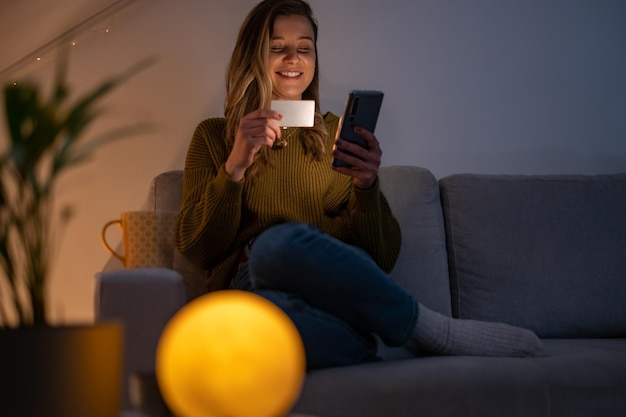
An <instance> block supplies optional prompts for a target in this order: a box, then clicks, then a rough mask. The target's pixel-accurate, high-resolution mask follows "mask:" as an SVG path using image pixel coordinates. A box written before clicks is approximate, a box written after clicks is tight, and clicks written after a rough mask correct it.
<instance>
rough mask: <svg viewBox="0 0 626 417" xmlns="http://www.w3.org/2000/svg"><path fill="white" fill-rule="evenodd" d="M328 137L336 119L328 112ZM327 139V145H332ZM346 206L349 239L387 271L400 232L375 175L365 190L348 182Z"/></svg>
mask: <svg viewBox="0 0 626 417" xmlns="http://www.w3.org/2000/svg"><path fill="white" fill-rule="evenodd" d="M326 120H327V123H328V130H329V137H330V138H331V139H332V138H334V137H335V135H336V132H337V128H338V122H339V119H338V118H337V117H336V116H334V115H332V114H328V115H327V117H326ZM332 142H334V140H333V141H331V145H332ZM348 186H349V187H350V192H349V193H348V204H347V209H346V211H345V213H344V215H343V219H344V226H345V227H347V228H348V229H349V232H348V235H349V236H350V238H349V241H350V243H352V244H354V245H356V246H359V247H361V248H362V249H364V250H365V251H367V252H368V253H369V254H370V256H372V258H373V259H374V261H375V262H376V263H377V264H378V266H380V267H381V268H382V269H383V270H384V271H385V272H391V270H392V269H393V266H394V265H395V263H396V260H397V259H398V255H399V254H400V245H401V242H402V235H401V230H400V225H399V223H398V221H397V219H396V218H395V216H394V215H393V212H392V211H391V208H390V207H389V203H388V202H387V199H386V197H385V195H384V194H383V192H382V190H381V189H380V183H379V181H378V178H377V179H376V181H375V183H374V185H373V186H372V187H370V188H368V189H366V190H361V189H358V188H356V187H355V186H354V185H353V184H352V181H350V182H349V185H348Z"/></svg>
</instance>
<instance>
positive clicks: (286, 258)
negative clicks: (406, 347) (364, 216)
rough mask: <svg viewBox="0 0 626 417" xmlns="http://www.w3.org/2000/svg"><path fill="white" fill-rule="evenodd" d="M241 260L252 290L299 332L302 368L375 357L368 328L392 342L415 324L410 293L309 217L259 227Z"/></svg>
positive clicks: (404, 336) (398, 341)
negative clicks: (304, 362)
mask: <svg viewBox="0 0 626 417" xmlns="http://www.w3.org/2000/svg"><path fill="white" fill-rule="evenodd" d="M247 267H248V268H249V277H250V282H251V284H252V291H254V292H255V293H257V294H258V295H261V296H262V297H265V298H266V299H268V300H270V301H272V302H273V303H274V304H276V305H277V306H278V307H280V308H281V309H282V310H283V311H284V312H285V313H286V314H287V315H288V316H289V317H290V318H291V319H292V321H293V322H294V324H295V326H296V328H297V329H298V331H299V332H300V335H301V337H302V340H303V343H304V347H305V351H306V358H307V368H308V369H315V368H324V367H330V366H342V365H350V364H355V363H361V362H368V361H375V360H377V359H378V356H377V348H376V338H375V337H374V335H376V336H378V337H379V338H380V339H381V340H382V341H383V342H384V343H385V344H387V345H389V346H400V345H402V344H404V343H405V342H406V341H407V339H408V337H409V336H410V334H411V332H412V330H413V328H414V327H415V322H416V320H417V301H416V300H415V299H414V298H413V297H412V296H411V295H410V294H409V293H407V292H406V291H405V290H403V289H402V288H401V287H400V286H398V285H397V284H396V283H395V282H394V281H393V280H392V279H391V278H390V277H389V276H388V275H387V274H386V273H385V272H384V271H382V270H381V269H380V268H379V267H378V265H377V264H376V263H375V262H374V261H373V259H372V258H371V257H370V256H369V255H368V254H367V253H366V252H365V251H363V250H362V249H360V248H357V247H355V246H351V245H347V244H345V243H343V242H341V241H339V240H338V239H335V238H333V237H331V236H329V235H327V234H325V233H322V232H321V231H319V230H318V229H316V228H314V227H312V226H310V225H307V224H303V223H286V224H282V225H279V226H275V227H272V228H270V229H268V230H267V231H265V232H263V233H262V234H260V235H259V236H258V237H257V238H256V240H255V241H254V244H253V246H252V249H251V251H250V258H249V260H248V264H247ZM241 272H242V271H241V270H240V273H241ZM243 272H244V273H245V272H247V271H243Z"/></svg>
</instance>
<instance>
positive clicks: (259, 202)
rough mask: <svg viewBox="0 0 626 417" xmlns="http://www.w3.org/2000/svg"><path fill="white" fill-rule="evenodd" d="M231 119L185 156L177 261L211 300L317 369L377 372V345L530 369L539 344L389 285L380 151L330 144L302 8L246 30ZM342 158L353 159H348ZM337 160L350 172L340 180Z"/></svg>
mask: <svg viewBox="0 0 626 417" xmlns="http://www.w3.org/2000/svg"><path fill="white" fill-rule="evenodd" d="M226 88H227V97H226V105H225V118H213V119H208V120H205V121H203V122H201V123H200V124H199V125H198V127H197V128H196V131H195V133H194V136H193V138H192V141H191V144H190V146H189V150H188V154H187V159H186V163H185V171H184V190H183V203H182V207H181V210H180V213H179V216H178V248H179V250H180V252H181V253H183V254H185V255H186V256H188V257H189V258H191V259H193V260H195V261H196V262H197V263H198V264H199V265H201V266H202V267H203V268H205V269H207V270H208V271H209V272H208V278H207V286H208V289H209V290H210V291H215V290H221V289H227V288H236V289H245V290H250V291H254V292H255V293H257V294H259V295H261V296H263V297H265V298H267V299H269V300H270V301H272V302H274V303H275V304H276V305H278V306H279V307H280V308H282V309H283V311H285V312H286V313H287V314H288V315H289V316H290V317H291V319H292V320H293V322H294V323H295V325H296V327H297V328H298V330H299V332H300V334H301V336H302V339H303V342H304V346H305V351H306V356H307V366H308V368H309V369H313V368H320V367H328V366H338V365H348V364H353V363H359V362H365V361H373V360H376V359H377V355H376V341H375V338H374V335H377V336H379V337H380V338H381V340H382V341H383V342H385V343H386V344H388V345H390V346H401V345H403V346H406V347H407V348H408V349H409V350H411V351H412V352H415V353H416V354H417V353H419V352H423V351H427V352H431V353H437V354H467V355H488V356H530V355H536V354H539V353H540V352H541V342H540V341H539V339H538V338H537V337H536V336H535V335H534V333H532V332H530V331H528V330H524V329H520V328H516V327H512V326H508V325H504V324H498V323H485V322H476V321H465V320H453V319H450V318H448V317H445V316H443V315H440V314H438V313H435V312H433V311H431V310H429V309H427V308H426V307H424V306H423V305H421V304H420V303H419V302H418V301H417V300H415V299H414V298H413V297H412V296H411V295H410V294H408V293H407V292H405V291H404V290H403V289H401V288H400V287H399V286H397V285H396V284H395V283H394V282H393V281H392V280H391V279H390V278H389V276H388V275H387V273H388V272H389V271H390V270H391V269H392V267H393V265H394V263H395V261H396V258H397V256H398V253H399V251H400V241H401V235H400V228H399V225H398V222H397V221H396V219H395V218H394V216H393V214H392V212H391V210H390V208H389V205H388V203H387V201H386V199H385V196H384V195H383V193H382V192H381V190H380V188H379V183H378V177H377V173H378V169H379V166H380V159H381V155H382V152H381V149H380V146H379V143H378V141H377V139H376V137H375V136H374V135H373V134H372V133H371V132H368V131H366V130H363V129H361V128H359V127H357V128H355V130H356V133H357V134H359V135H361V136H362V137H363V138H364V139H365V140H366V142H367V144H368V145H369V149H368V150H366V149H363V148H360V147H358V146H357V145H354V144H351V143H348V142H346V141H342V140H341V139H340V138H339V139H338V140H337V141H335V140H334V138H335V133H336V131H337V125H338V118H337V117H336V116H335V115H333V114H331V113H327V114H326V115H325V116H322V115H321V113H320V109H319V65H318V62H317V23H316V20H315V18H314V16H313V13H312V11H311V9H310V7H309V5H308V4H307V3H306V2H305V1H303V0H264V1H262V2H261V3H259V4H258V5H257V6H256V7H255V8H253V9H252V11H251V12H250V13H249V15H248V16H247V18H246V19H245V21H244V22H243V24H242V27H241V29H240V32H239V36H238V39H237V42H236V45H235V48H234V51H233V54H232V57H231V61H230V64H229V67H228V72H227V85H226ZM302 99H310V100H315V103H316V116H315V126H314V127H312V128H289V129H284V130H283V129H281V128H280V126H279V121H280V120H281V118H282V116H281V115H280V114H278V113H277V112H275V111H272V110H270V102H271V100H302ZM345 151H347V152H350V153H352V155H348V154H346V153H344V152H345ZM332 157H335V158H338V159H341V160H343V161H345V162H347V163H348V164H350V165H351V166H352V167H353V168H333V167H332V164H331V160H332Z"/></svg>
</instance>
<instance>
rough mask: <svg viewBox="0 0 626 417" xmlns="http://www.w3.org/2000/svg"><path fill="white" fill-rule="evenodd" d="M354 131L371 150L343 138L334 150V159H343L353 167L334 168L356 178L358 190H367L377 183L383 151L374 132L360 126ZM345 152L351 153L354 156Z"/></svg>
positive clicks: (337, 142)
mask: <svg viewBox="0 0 626 417" xmlns="http://www.w3.org/2000/svg"><path fill="white" fill-rule="evenodd" d="M354 131H355V132H356V133H357V134H358V135H359V136H361V137H362V138H363V139H365V142H366V143H367V146H368V147H369V149H364V148H362V147H360V146H359V145H357V144H356V143H351V142H348V141H347V140H344V139H341V138H339V139H337V141H336V142H335V148H334V149H333V157H334V158H337V159H341V160H342V161H344V162H346V163H348V164H350V165H351V166H352V167H351V168H345V167H334V168H333V169H334V170H335V171H337V172H341V173H342V174H346V175H350V176H351V177H352V178H354V185H355V186H356V187H357V188H361V189H366V188H370V187H371V186H372V185H374V182H375V181H376V176H377V175H378V168H380V160H381V157H382V155H383V151H382V150H381V149H380V144H379V143H378V139H376V136H374V134H373V133H372V132H370V131H368V130H365V129H363V128H362V127H359V126H357V127H355V128H354ZM342 151H343V152H342ZM345 152H350V153H351V154H353V155H354V156H352V155H349V154H346V153H345Z"/></svg>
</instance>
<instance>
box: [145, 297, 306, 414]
mask: <svg viewBox="0 0 626 417" xmlns="http://www.w3.org/2000/svg"><path fill="white" fill-rule="evenodd" d="M304 374H305V356H304V347H303V345H302V340H301V338H300V335H299V334H298V331H297V330H296V327H295V326H294V324H293V322H292V321H291V320H290V319H289V317H288V316H287V315H286V314H285V313H284V312H283V311H282V310H280V309H279V308H278V307H276V306H275V305H274V304H272V303H271V302H269V301H267V300H266V299H264V298H262V297H260V296H258V295H254V294H252V293H249V292H245V291H237V290H226V291H218V292H214V293H210V294H207V295H204V296H202V297H199V298H197V299H195V300H194V301H191V302H190V303H189V304H187V305H186V306H185V307H183V308H182V309H181V310H180V311H179V312H178V313H177V314H176V315H175V316H174V317H173V318H172V319H171V320H170V321H169V323H168V324H167V326H166V327H165V329H164V331H163V334H162V335H161V339H160V340H159V345H158V348H157V356H156V376H157V381H158V384H159V388H160V390H161V393H162V395H163V399H164V400H165V402H166V403H167V405H168V406H169V408H170V409H171V411H172V412H173V413H174V414H175V415H177V416H179V417H229V416H236V417H276V416H282V415H284V414H286V413H287V412H288V411H289V410H290V408H291V407H292V406H293V404H294V403H295V401H296V399H297V398H298V396H299V394H300V390H301V389H302V383H303V380H304Z"/></svg>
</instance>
